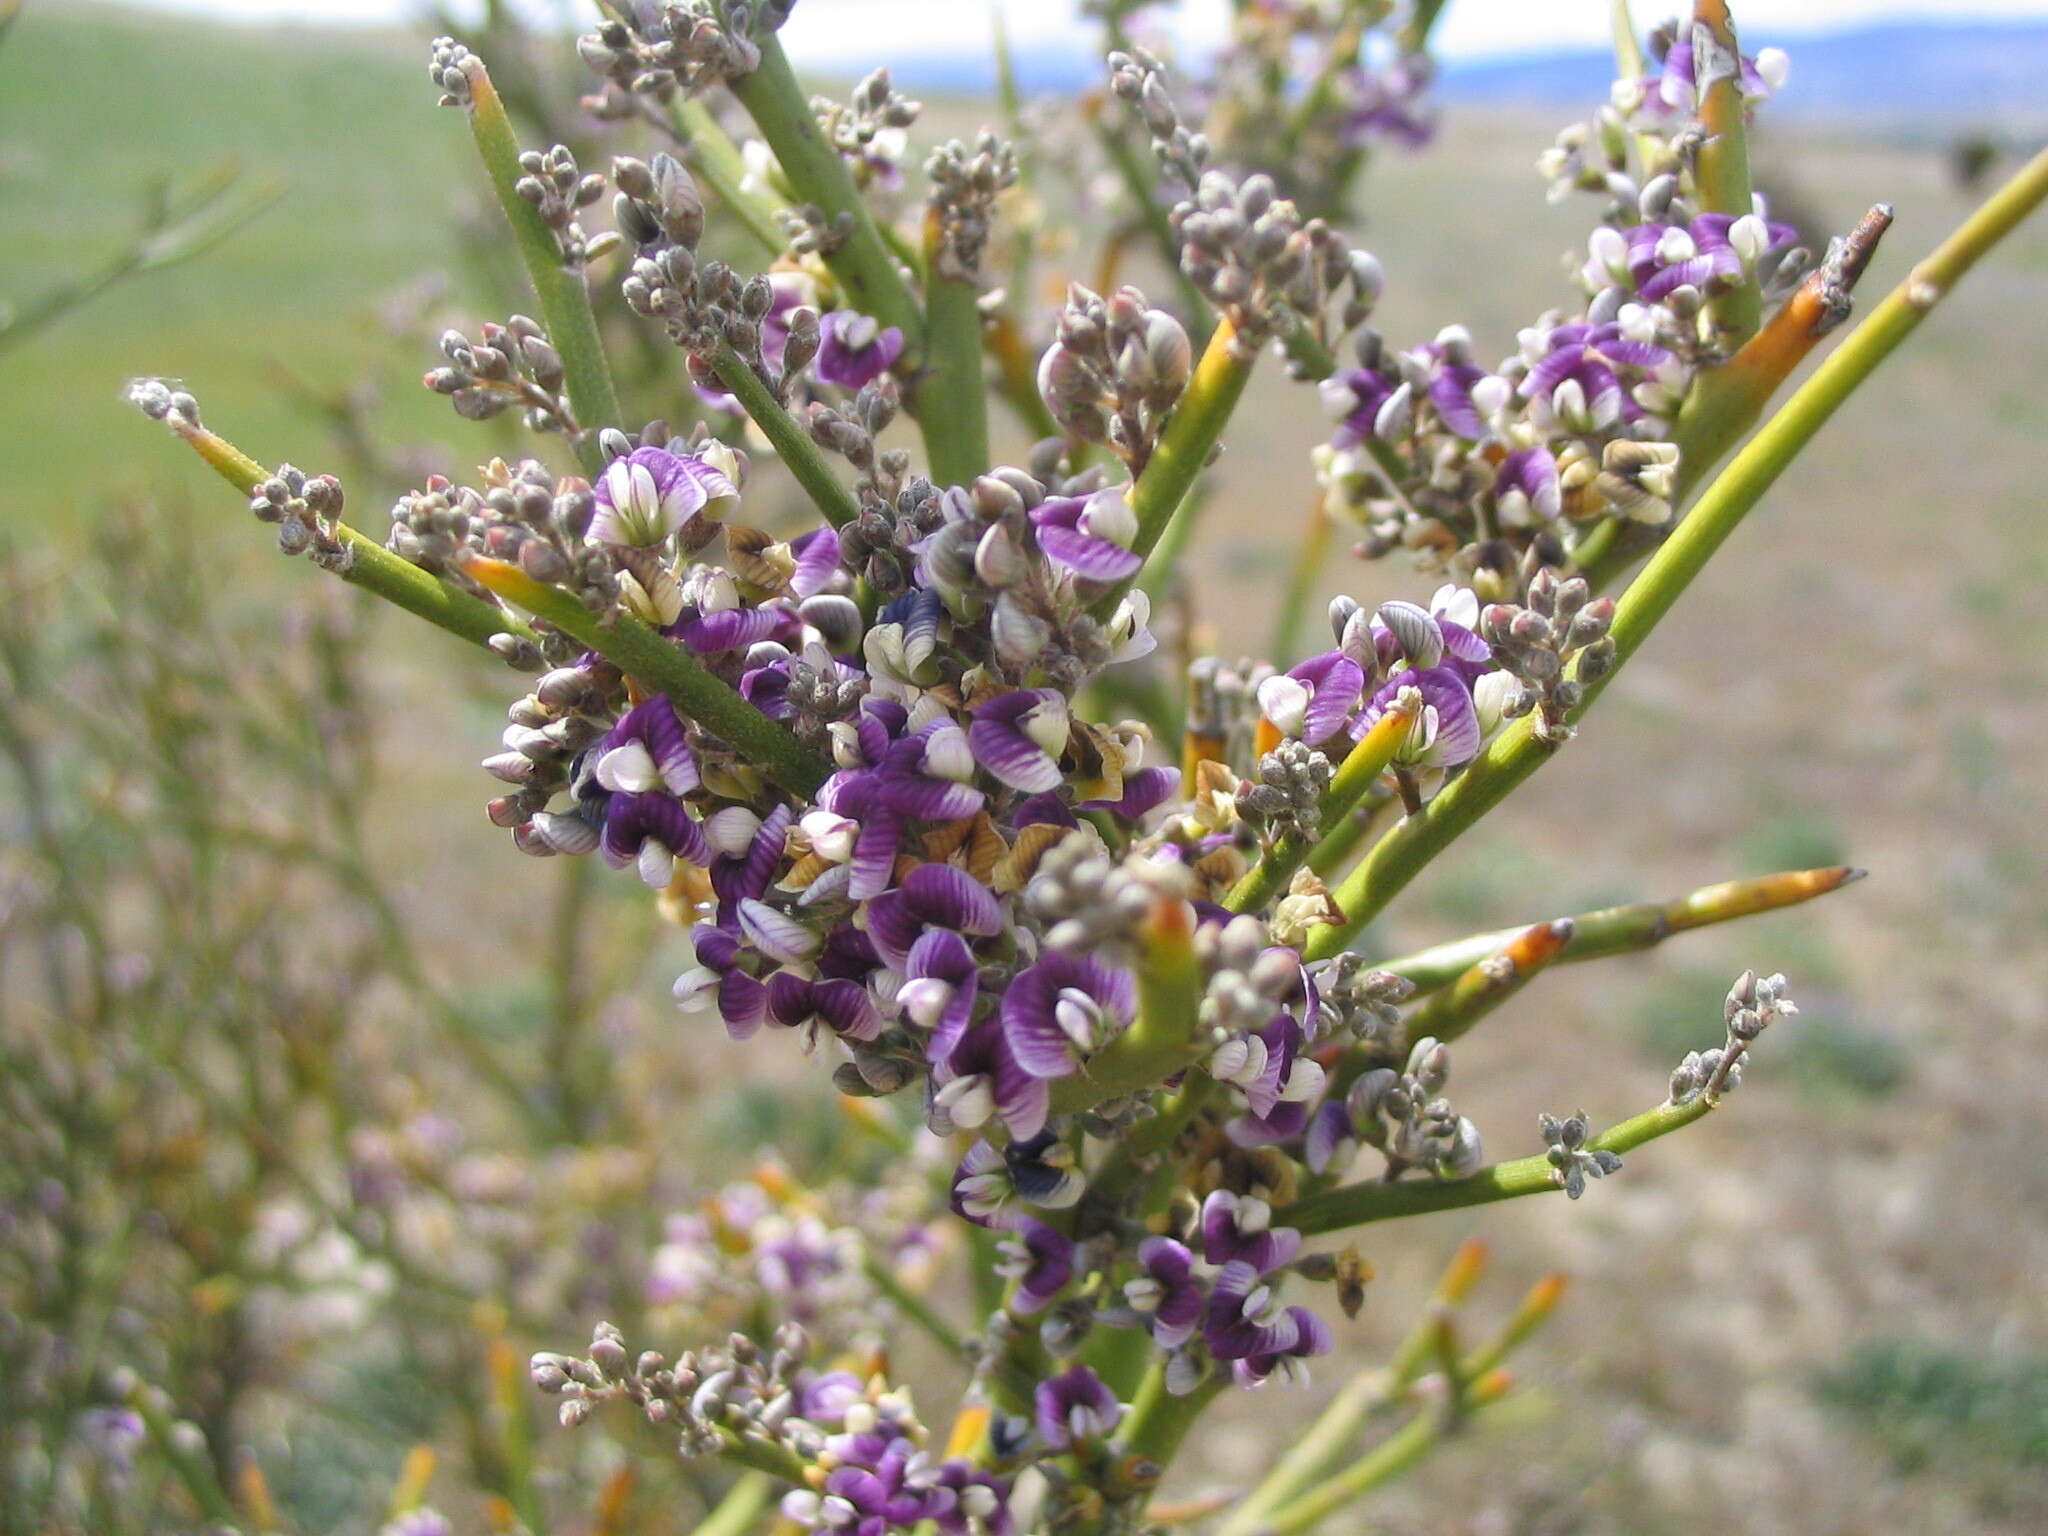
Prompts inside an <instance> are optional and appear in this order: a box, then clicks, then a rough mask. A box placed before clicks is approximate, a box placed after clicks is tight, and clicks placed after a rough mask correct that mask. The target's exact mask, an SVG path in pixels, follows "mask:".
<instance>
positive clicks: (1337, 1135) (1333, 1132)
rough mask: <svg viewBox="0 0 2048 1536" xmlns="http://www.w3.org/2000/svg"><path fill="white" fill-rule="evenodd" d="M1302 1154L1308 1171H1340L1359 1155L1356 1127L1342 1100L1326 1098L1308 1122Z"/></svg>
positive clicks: (1339, 1172)
mask: <svg viewBox="0 0 2048 1536" xmlns="http://www.w3.org/2000/svg"><path fill="white" fill-rule="evenodd" d="M1302 1153H1303V1156H1304V1158H1305V1159H1306V1161H1307V1163H1308V1166H1309V1171H1310V1172H1311V1173H1332V1172H1334V1173H1338V1174H1341V1173H1343V1172H1344V1171H1345V1170H1346V1169H1347V1168H1349V1167H1350V1166H1351V1161H1352V1159H1353V1158H1355V1157H1356V1156H1357V1155H1358V1126H1357V1125H1356V1123H1354V1122H1353V1120H1352V1118H1351V1111H1350V1110H1349V1109H1347V1108H1346V1107H1345V1106H1344V1103H1343V1101H1342V1100H1334V1099H1333V1100H1329V1101H1327V1102H1325V1103H1324V1104H1323V1105H1322V1107H1321V1108H1319V1109H1317V1111H1316V1112H1315V1117H1314V1118H1313V1119H1312V1120H1310V1121H1309V1124H1308V1135H1307V1137H1306V1138H1305V1139H1304V1141H1303V1143H1302Z"/></svg>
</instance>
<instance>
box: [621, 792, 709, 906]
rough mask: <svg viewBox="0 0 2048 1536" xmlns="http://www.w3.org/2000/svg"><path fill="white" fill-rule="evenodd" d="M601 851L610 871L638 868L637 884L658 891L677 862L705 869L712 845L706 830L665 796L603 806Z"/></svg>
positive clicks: (625, 797)
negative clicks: (681, 861)
mask: <svg viewBox="0 0 2048 1536" xmlns="http://www.w3.org/2000/svg"><path fill="white" fill-rule="evenodd" d="M599 848H600V850H601V851H602V853H603V854H604V861H605V862H606V863H607V864H609V865H611V866H612V868H614V869H624V868H625V867H626V866H627V865H628V864H633V865H636V866H637V867H638V869H639V871H640V878H641V879H643V880H645V881H646V882H647V883H648V884H649V885H651V886H654V887H656V888H657V889H659V888H662V887H665V886H667V884H668V883H669V881H670V880H672V879H674V878H675V861H676V860H677V859H681V860H683V861H684V862H685V863H689V864H708V863H709V862H710V861H711V845H710V844H709V843H707V842H706V841H705V840H704V829H703V827H702V826H700V825H699V824H698V821H697V818H696V817H694V816H692V815H691V814H690V812H689V810H688V809H687V808H686V807H685V806H684V805H683V802H682V801H680V800H676V799H672V798H671V797H670V796H668V795H666V794H648V795H613V796H612V797H611V798H610V799H608V800H606V801H605V806H604V833H603V840H602V842H601V843H600V844H599Z"/></svg>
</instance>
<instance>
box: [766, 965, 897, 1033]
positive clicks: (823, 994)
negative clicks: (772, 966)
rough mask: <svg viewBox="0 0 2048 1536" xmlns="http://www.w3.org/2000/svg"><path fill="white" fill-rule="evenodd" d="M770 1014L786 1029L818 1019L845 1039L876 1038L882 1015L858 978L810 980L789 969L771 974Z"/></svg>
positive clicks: (880, 1027)
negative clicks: (856, 979)
mask: <svg viewBox="0 0 2048 1536" xmlns="http://www.w3.org/2000/svg"><path fill="white" fill-rule="evenodd" d="M768 1016H769V1017H770V1018H772V1019H773V1020H774V1021H775V1022H776V1023H777V1024H780V1025H782V1026H783V1027H784V1028H786V1029H795V1028H796V1027H797V1026H798V1025H801V1024H806V1023H809V1022H810V1021H811V1020H813V1019H816V1020H818V1021H820V1022H821V1023H823V1024H824V1025H825V1027H826V1028H827V1029H829V1030H831V1031H832V1033H833V1034H835V1035H838V1036H839V1037H840V1038H841V1039H844V1040H872V1039H874V1038H875V1036H877V1035H879V1034H880V1033H881V1032H882V1016H881V1014H880V1013H879V1012H877V1011H876V1008H875V1001H874V999H873V998H872V997H870V996H868V989H867V988H866V987H864V986H862V985H861V984H860V983H859V982H857V981H806V980H805V979H804V978H803V977H801V976H798V975H795V974H794V973H792V972H789V971H778V972H776V974H775V975H773V976H770V977H769V978H768Z"/></svg>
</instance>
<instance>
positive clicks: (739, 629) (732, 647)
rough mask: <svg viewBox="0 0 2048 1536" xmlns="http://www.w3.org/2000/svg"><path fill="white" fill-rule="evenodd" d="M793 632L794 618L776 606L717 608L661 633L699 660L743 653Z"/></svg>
mask: <svg viewBox="0 0 2048 1536" xmlns="http://www.w3.org/2000/svg"><path fill="white" fill-rule="evenodd" d="M795 629H796V621H795V618H794V615H792V614H791V613H790V611H789V610H788V609H787V608H783V607H781V606H780V605H778V604H773V603H766V604H763V605H762V606H761V607H759V608H720V609H717V610H715V611H714V612H710V613H696V614H691V615H688V616H687V617H684V618H680V619H678V620H677V621H676V622H675V623H673V624H671V625H669V626H668V628H667V629H666V630H665V631H663V633H665V634H667V635H669V636H670V637H672V638H674V639H677V640H680V641H682V642H683V644H685V645H687V646H688V647H689V648H690V649H691V650H693V651H695V652H696V653H697V654H698V655H700V656H712V655H717V654H719V653H721V652H724V651H744V650H746V649H748V648H749V647H751V646H755V645H759V644H760V643H761V642H762V641H763V640H770V639H777V638H781V637H782V636H785V635H789V636H791V637H792V638H793V635H794V631H795Z"/></svg>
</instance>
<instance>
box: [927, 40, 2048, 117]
mask: <svg viewBox="0 0 2048 1536" xmlns="http://www.w3.org/2000/svg"><path fill="white" fill-rule="evenodd" d="M1771 41H1778V40H1777V39H1771ZM1782 43H1783V46H1784V47H1785V48H1786V49H1787V50H1788V51H1789V52H1790V53H1791V55H1792V79H1791V82H1790V84H1789V85H1788V86H1787V88H1786V90H1785V93H1784V95H1783V97H1782V98H1781V101H1780V104H1779V108H1778V110H1781V111H1782V112H1784V113H1785V114H1787V115H1794V116H1802V117H1829V118H1837V119H1839V118H1854V117H1878V118H1886V119H1893V120H1896V119H1914V120H1918V121H1921V122H1926V123H1935V122H1939V123H1942V124H1944V125H1982V126H1984V127H1987V128H1997V129H1999V130H2001V131H2003V132H2006V133H2012V134H2020V133H2023V132H2024V131H2026V130H2027V129H2029V128H2041V127H2043V126H2048V83H2044V82H2048V24H2042V23H2034V22H2030V23H2024V24H2014V23H1999V22H1976V23H1972V22H1941V21H1919V22H1899V23H1888V24H1884V25H1873V26H1868V27H1858V28H1855V29H1852V30H1844V31H1840V32H1833V33H1828V34H1825V35H1808V36H1804V37H1801V36H1796V35H1795V36H1792V37H1788V38H1785V39H1783V40H1782ZM1612 71H1613V56H1612V55H1611V54H1609V53H1608V52H1607V51H1606V50H1605V49H1598V48H1587V49H1577V50H1573V51H1570V52H1564V53H1556V54H1548V55H1541V56H1536V57H1530V56H1526V55H1524V56H1518V57H1514V58H1500V59H1466V60H1457V61H1453V62H1452V63H1450V64H1447V65H1446V66H1445V69H1444V78H1443V88H1444V94H1445V95H1446V97H1447V98H1448V99H1450V100H1451V101H1454V102H1477V101H1485V102H1498V103H1501V104H1504V105H1516V106H1539V107H1558V108H1566V109H1575V108H1584V107H1586V106H1588V105H1589V104H1591V103H1595V102H1599V101H1602V100H1604V99H1605V98H1606V95H1607V88H1608V84H1609V81H1610V80H1611V78H1612ZM890 72H891V73H892V74H893V75H894V76H895V78H896V80H897V82H898V83H899V84H901V85H903V86H905V87H907V88H912V89H916V90H920V91H925V92H928V93H943V94H946V95H963V96H964V95H981V94H985V93H987V92H989V91H992V90H993V89H994V87H995V76H994V69H993V66H992V64H991V63H990V61H989V59H988V58H987V57H985V56H981V55H978V54H977V55H963V54H944V55H935V54H926V55H923V56H921V57H920V56H918V55H917V54H915V53H906V52H905V51H904V50H903V49H902V48H901V47H897V46H893V45H892V50H891V55H890ZM1017 73H1018V77H1019V79H1020V80H1021V82H1022V83H1023V85H1024V88H1025V89H1026V90H1027V91H1033V92H1064V91H1072V90H1076V89H1079V88H1083V87H1086V86H1089V85H1092V84H1094V83H1095V82H1096V81H1097V80H1098V79H1099V78H1100V66H1099V64H1098V63H1097V61H1096V60H1095V59H1094V57H1093V56H1092V54H1091V53H1090V52H1089V49H1088V45H1087V43H1086V42H1085V41H1084V40H1083V37H1082V36H1081V35H1077V36H1076V38H1075V41H1074V42H1073V43H1072V44H1064V43H1040V44H1033V45H1030V46H1028V47H1021V48H1019V49H1018V50H1017Z"/></svg>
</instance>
